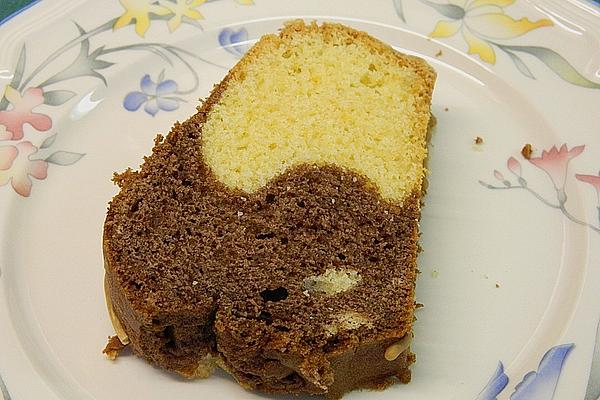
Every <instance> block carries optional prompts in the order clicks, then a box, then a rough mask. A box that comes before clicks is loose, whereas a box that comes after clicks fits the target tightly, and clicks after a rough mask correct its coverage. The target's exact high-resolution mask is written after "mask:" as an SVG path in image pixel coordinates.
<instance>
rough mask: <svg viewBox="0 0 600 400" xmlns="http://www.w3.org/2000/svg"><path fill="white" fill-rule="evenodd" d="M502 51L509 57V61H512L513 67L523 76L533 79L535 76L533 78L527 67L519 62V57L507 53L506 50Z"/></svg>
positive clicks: (521, 61)
mask: <svg viewBox="0 0 600 400" xmlns="http://www.w3.org/2000/svg"><path fill="white" fill-rule="evenodd" d="M502 50H504V52H505V53H506V54H508V55H509V56H510V59H511V60H512V62H513V64H515V67H517V69H518V70H519V71H520V72H521V73H522V74H523V75H525V76H526V77H528V78H531V79H535V76H533V74H532V73H531V70H530V69H529V67H528V66H527V65H526V64H525V63H524V62H523V60H521V57H519V56H518V55H516V54H515V53H513V52H512V51H508V50H506V49H502Z"/></svg>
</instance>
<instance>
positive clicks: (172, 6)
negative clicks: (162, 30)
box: [160, 0, 206, 32]
mask: <svg viewBox="0 0 600 400" xmlns="http://www.w3.org/2000/svg"><path fill="white" fill-rule="evenodd" d="M205 1H206V0H176V2H172V1H167V0H161V1H160V5H161V6H163V7H164V8H166V9H168V10H169V11H170V12H171V13H173V16H172V17H171V19H169V21H168V22H167V26H168V27H169V31H170V32H173V31H175V29H177V28H179V26H180V25H181V20H182V19H183V17H187V18H191V19H194V20H198V19H202V18H204V16H203V15H202V14H200V12H198V11H197V10H195V8H196V7H198V6H200V5H201V4H202V3H204V2H205Z"/></svg>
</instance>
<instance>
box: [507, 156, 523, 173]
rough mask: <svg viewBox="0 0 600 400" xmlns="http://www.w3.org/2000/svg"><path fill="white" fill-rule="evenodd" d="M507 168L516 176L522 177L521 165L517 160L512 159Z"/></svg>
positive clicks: (509, 160)
mask: <svg viewBox="0 0 600 400" xmlns="http://www.w3.org/2000/svg"><path fill="white" fill-rule="evenodd" d="M506 166H507V167H508V170H509V171H510V172H512V173H513V174H515V175H516V176H521V163H520V162H518V161H517V159H516V158H514V157H511V158H509V159H508V161H507V162H506Z"/></svg>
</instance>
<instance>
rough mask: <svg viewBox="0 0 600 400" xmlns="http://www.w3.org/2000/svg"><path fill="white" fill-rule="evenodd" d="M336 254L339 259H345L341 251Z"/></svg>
mask: <svg viewBox="0 0 600 400" xmlns="http://www.w3.org/2000/svg"><path fill="white" fill-rule="evenodd" d="M337 256H338V258H339V259H340V260H345V259H346V256H345V255H343V254H342V253H339V254H338V255H337Z"/></svg>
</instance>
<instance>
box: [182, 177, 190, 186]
mask: <svg viewBox="0 0 600 400" xmlns="http://www.w3.org/2000/svg"><path fill="white" fill-rule="evenodd" d="M181 184H182V185H183V186H192V181H191V180H189V179H187V178H186V179H184V180H183V181H181Z"/></svg>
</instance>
